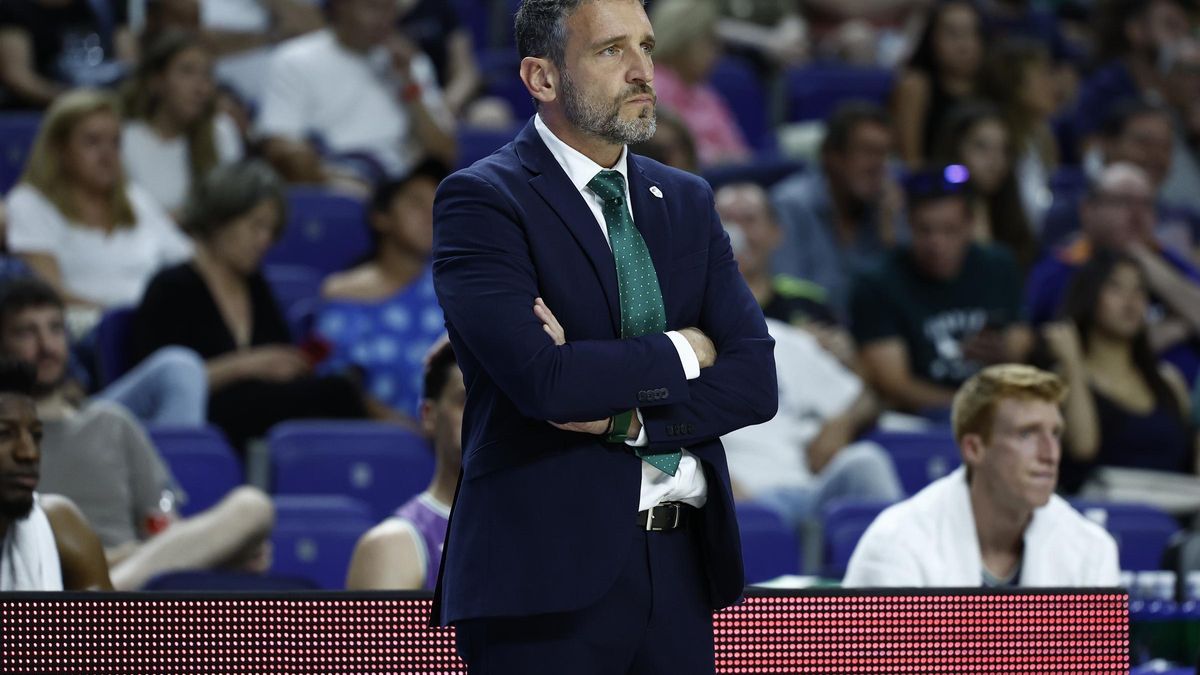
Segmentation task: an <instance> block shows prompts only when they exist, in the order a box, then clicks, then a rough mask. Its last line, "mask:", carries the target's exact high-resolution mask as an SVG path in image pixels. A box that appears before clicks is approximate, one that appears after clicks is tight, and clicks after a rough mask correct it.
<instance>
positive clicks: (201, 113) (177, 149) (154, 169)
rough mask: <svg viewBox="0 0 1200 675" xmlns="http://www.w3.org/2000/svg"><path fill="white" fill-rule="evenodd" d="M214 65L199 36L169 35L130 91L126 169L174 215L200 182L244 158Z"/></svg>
mask: <svg viewBox="0 0 1200 675" xmlns="http://www.w3.org/2000/svg"><path fill="white" fill-rule="evenodd" d="M212 65H213V64H212V55H211V54H210V53H209V51H208V49H207V48H205V46H204V44H203V43H202V42H201V41H200V38H199V37H197V36H195V35H192V34H188V33H181V32H170V33H165V34H163V35H161V36H160V37H158V38H157V39H156V40H154V42H152V43H151V44H150V46H149V48H148V49H147V50H146V53H145V55H144V56H143V58H142V62H141V63H140V64H139V65H138V69H137V72H136V73H135V74H134V77H133V79H131V80H130V81H129V82H128V84H127V86H126V87H125V89H124V91H123V100H122V104H123V105H124V113H125V127H124V130H123V134H122V137H121V157H122V159H123V160H124V163H125V168H126V169H127V170H128V171H129V176H130V178H132V179H133V180H134V181H135V182H136V183H137V184H138V185H141V186H142V187H144V188H145V189H146V190H147V191H148V192H150V194H152V195H154V197H155V199H157V200H158V202H159V204H162V205H163V206H164V207H166V208H167V210H169V211H171V212H172V213H177V212H178V211H179V209H180V208H181V207H182V206H183V202H184V199H185V198H186V197H187V195H188V191H189V190H191V187H192V184H193V183H195V182H196V180H197V178H198V177H200V176H204V175H206V174H207V173H208V172H209V170H210V169H212V168H213V167H216V166H218V165H220V164H228V163H230V162H235V161H237V160H238V159H241V156H242V141H241V138H240V136H239V133H238V129H237V125H236V124H235V123H234V121H233V120H232V119H231V118H230V117H229V116H228V115H225V114H223V113H218V111H217V88H216V84H215V83H214V81H213V77H212Z"/></svg>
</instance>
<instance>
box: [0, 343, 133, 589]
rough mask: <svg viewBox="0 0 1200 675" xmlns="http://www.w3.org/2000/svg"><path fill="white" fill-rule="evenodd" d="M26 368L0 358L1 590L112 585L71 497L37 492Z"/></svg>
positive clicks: (36, 446) (37, 456)
mask: <svg viewBox="0 0 1200 675" xmlns="http://www.w3.org/2000/svg"><path fill="white" fill-rule="evenodd" d="M34 386H35V385H34V373H33V368H32V367H30V366H29V365H28V364H25V363H21V362H17V361H11V360H4V361H2V362H0V592H4V591H61V590H89V589H98V590H112V582H111V581H110V580H109V578H108V563H107V562H106V561H105V559H104V548H103V547H102V546H101V545H100V539H99V538H97V537H96V533H95V532H93V531H92V529H91V528H90V527H88V524H87V520H85V519H84V517H83V514H82V513H80V512H79V509H78V508H76V507H75V505H74V504H73V503H71V501H70V500H69V499H67V498H65V497H60V496H57V495H46V494H38V493H37V492H35V490H36V489H37V487H38V473H39V470H40V461H41V447H40V446H41V436H42V423H41V421H40V420H39V419H38V413H37V404H36V403H35V401H34V399H33V395H34V394H33V392H34Z"/></svg>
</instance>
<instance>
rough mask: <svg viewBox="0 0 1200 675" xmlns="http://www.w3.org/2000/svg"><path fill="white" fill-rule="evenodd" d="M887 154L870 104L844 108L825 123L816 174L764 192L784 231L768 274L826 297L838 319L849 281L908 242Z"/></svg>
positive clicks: (882, 123) (878, 116)
mask: <svg viewBox="0 0 1200 675" xmlns="http://www.w3.org/2000/svg"><path fill="white" fill-rule="evenodd" d="M891 150H892V132H891V127H890V126H889V124H888V118H887V116H886V115H885V114H884V112H883V111H882V110H880V109H879V108H878V107H876V106H874V105H873V104H869V103H858V102H851V103H847V104H844V105H842V106H840V107H839V108H838V109H837V110H836V111H834V113H833V115H832V116H830V118H829V121H828V129H827V131H826V133H825V138H824V140H823V141H822V143H821V163H820V166H819V167H816V166H814V167H810V168H809V169H808V170H806V171H804V172H801V173H797V174H796V175H795V176H792V177H791V178H788V179H787V180H784V181H783V182H781V183H779V184H778V185H776V186H775V187H774V188H772V190H771V201H772V203H774V205H775V212H776V214H777V215H778V216H779V223H780V224H781V225H782V226H783V231H784V236H783V242H782V243H781V244H780V247H779V250H778V251H776V253H775V256H774V258H773V260H772V267H773V268H774V270H775V272H776V273H779V274H788V275H791V276H794V277H797V278H800V279H807V280H809V281H811V282H813V283H815V284H817V285H818V286H820V287H822V288H824V289H825V290H826V291H828V293H829V301H828V303H829V306H830V307H832V308H833V310H834V313H835V314H836V315H837V316H838V317H839V318H840V319H845V316H846V312H847V303H848V301H849V293H850V279H851V278H852V277H853V275H854V274H855V273H857V272H858V271H860V270H861V269H863V268H864V267H866V266H868V265H869V264H871V263H872V262H873V261H874V259H875V258H876V257H878V256H879V255H881V254H883V253H884V252H885V251H887V250H888V249H890V248H892V247H893V246H894V245H895V244H897V243H900V242H902V241H905V240H907V238H908V230H907V226H906V225H905V224H904V222H903V208H902V206H901V203H902V201H903V197H902V195H901V192H900V188H899V187H898V186H897V185H896V184H895V182H894V181H892V179H891V177H890V176H889V175H888V166H887V159H888V155H889V153H891Z"/></svg>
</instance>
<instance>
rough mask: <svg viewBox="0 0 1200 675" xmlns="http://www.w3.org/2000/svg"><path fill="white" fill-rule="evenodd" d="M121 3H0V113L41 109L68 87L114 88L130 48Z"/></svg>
mask: <svg viewBox="0 0 1200 675" xmlns="http://www.w3.org/2000/svg"><path fill="white" fill-rule="evenodd" d="M126 18H127V17H126V3H123V2H107V1H105V2H96V1H92V0H4V2H2V3H0V107H21V108H44V107H46V106H47V105H49V104H50V102H51V101H53V100H54V99H55V98H56V97H58V96H59V95H61V94H63V93H64V92H66V91H67V90H69V89H72V88H74V87H89V86H105V85H109V84H112V83H114V82H116V81H117V80H118V79H119V78H120V77H121V75H122V74H123V72H124V71H125V69H126V66H127V64H129V63H132V62H133V60H134V54H135V53H136V48H135V46H134V40H133V36H132V34H131V33H130V32H129V30H128V28H127V27H126V25H125V23H126Z"/></svg>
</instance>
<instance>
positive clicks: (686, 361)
mask: <svg viewBox="0 0 1200 675" xmlns="http://www.w3.org/2000/svg"><path fill="white" fill-rule="evenodd" d="M667 337H669V338H671V343H672V344H674V345H675V351H677V352H679V363H680V364H681V365H683V376H684V377H686V378H687V379H689V380H694V379H696V378H697V377H700V359H699V358H697V357H696V350H694V349H692V345H690V344H688V341H687V338H685V337H683V334H682V333H680V332H679V331H675V330H669V331H667Z"/></svg>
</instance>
